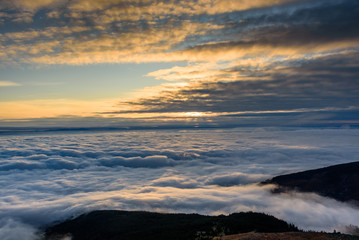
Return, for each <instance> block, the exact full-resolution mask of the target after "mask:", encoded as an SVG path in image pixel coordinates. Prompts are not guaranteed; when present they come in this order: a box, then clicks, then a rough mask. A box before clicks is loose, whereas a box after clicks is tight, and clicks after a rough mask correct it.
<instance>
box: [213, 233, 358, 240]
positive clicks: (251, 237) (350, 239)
mask: <svg viewBox="0 0 359 240" xmlns="http://www.w3.org/2000/svg"><path fill="white" fill-rule="evenodd" d="M264 239H265V240H359V237H358V236H351V235H345V234H340V233H316V232H286V233H241V234H235V235H229V236H223V237H220V238H217V237H216V238H214V240H264Z"/></svg>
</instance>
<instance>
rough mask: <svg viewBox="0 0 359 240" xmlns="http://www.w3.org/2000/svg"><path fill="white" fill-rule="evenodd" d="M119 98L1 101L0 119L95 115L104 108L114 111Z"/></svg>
mask: <svg viewBox="0 0 359 240" xmlns="http://www.w3.org/2000/svg"><path fill="white" fill-rule="evenodd" d="M118 101H119V99H101V100H92V101H81V100H74V99H43V100H28V101H7V102H0V109H1V110H0V119H21V118H41V117H43V118H48V117H58V116H64V115H76V116H82V117H85V116H93V115H94V113H96V112H101V111H104V110H107V111H109V112H110V111H114V110H115V109H116V108H114V107H113V106H115V105H116V103H117V102H118Z"/></svg>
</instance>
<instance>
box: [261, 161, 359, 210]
mask: <svg viewBox="0 0 359 240" xmlns="http://www.w3.org/2000/svg"><path fill="white" fill-rule="evenodd" d="M264 183H265V184H267V183H271V184H277V185H278V186H279V187H278V188H277V189H276V190H275V191H276V192H283V191H287V190H297V191H302V192H315V193H318V194H320V195H322V196H325V197H331V198H334V199H336V200H339V201H353V202H356V203H359V162H352V163H346V164H340V165H334V166H330V167H325V168H320V169H315V170H309V171H305V172H299V173H293V174H287V175H281V176H277V177H274V178H272V179H271V180H267V181H265V182H264Z"/></svg>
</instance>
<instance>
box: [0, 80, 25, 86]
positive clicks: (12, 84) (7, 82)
mask: <svg viewBox="0 0 359 240" xmlns="http://www.w3.org/2000/svg"><path fill="white" fill-rule="evenodd" d="M17 86H21V85H20V84H18V83H15V82H9V81H0V87H17Z"/></svg>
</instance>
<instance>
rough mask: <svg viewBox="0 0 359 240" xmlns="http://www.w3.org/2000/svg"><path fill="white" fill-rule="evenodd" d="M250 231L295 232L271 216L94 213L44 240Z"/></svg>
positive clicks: (181, 237) (183, 237)
mask: <svg viewBox="0 0 359 240" xmlns="http://www.w3.org/2000/svg"><path fill="white" fill-rule="evenodd" d="M250 231H259V232H288V231H298V229H297V228H296V227H294V226H293V225H290V224H287V223H286V222H284V221H282V220H279V219H277V218H275V217H273V216H269V215H266V214H262V213H253V212H248V213H234V214H231V215H229V216H224V215H220V216H202V215H198V214H161V213H150V212H127V211H94V212H91V213H89V214H84V215H81V216H79V217H77V218H75V219H73V220H68V221H65V222H63V223H60V224H58V225H55V226H53V227H50V228H48V229H47V230H46V239H47V240H52V239H62V238H63V237H64V236H66V235H68V236H72V239H73V240H112V239H113V240H114V239H121V240H127V239H128V240H136V239H141V240H144V239H146V240H151V239H153V240H155V239H156V240H161V239H163V240H168V239H171V240H190V239H212V238H213V237H214V236H219V235H221V234H236V233H240V232H250Z"/></svg>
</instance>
